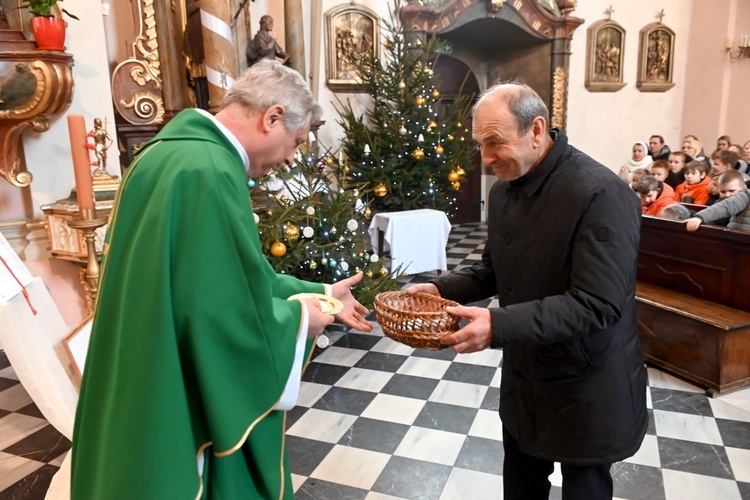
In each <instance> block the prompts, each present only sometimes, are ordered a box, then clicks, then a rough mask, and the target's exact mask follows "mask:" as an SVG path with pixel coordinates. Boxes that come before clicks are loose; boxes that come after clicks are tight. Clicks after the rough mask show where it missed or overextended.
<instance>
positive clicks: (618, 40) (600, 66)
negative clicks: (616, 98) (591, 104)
mask: <svg viewBox="0 0 750 500" xmlns="http://www.w3.org/2000/svg"><path fill="white" fill-rule="evenodd" d="M624 61H625V29H624V28H623V27H622V26H620V25H619V24H618V23H617V22H615V21H612V20H611V19H602V20H601V21H597V22H595V23H593V24H592V25H591V26H589V28H588V30H587V32H586V78H585V85H586V88H587V89H588V90H589V92H617V91H618V90H620V89H621V88H623V87H624V86H625V85H627V83H625V82H624V80H623V73H624V71H623V69H624Z"/></svg>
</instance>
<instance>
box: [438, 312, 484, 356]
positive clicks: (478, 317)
mask: <svg viewBox="0 0 750 500" xmlns="http://www.w3.org/2000/svg"><path fill="white" fill-rule="evenodd" d="M445 310H446V312H448V313H450V314H453V315H454V316H458V317H459V318H466V319H468V320H469V324H468V325H466V326H465V327H463V328H461V329H460V330H458V331H457V332H453V333H451V334H448V335H443V336H442V337H440V343H441V344H445V345H447V346H450V348H451V349H453V351H454V352H459V353H467V352H477V351H483V350H485V349H487V348H488V347H489V346H490V344H491V343H492V318H491V317H490V311H489V309H485V308H483V307H446V308H445Z"/></svg>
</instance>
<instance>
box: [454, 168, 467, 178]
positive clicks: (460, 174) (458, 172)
mask: <svg viewBox="0 0 750 500" xmlns="http://www.w3.org/2000/svg"><path fill="white" fill-rule="evenodd" d="M456 173H457V174H458V177H460V178H461V179H463V178H464V176H465V175H466V170H464V169H463V168H461V167H456Z"/></svg>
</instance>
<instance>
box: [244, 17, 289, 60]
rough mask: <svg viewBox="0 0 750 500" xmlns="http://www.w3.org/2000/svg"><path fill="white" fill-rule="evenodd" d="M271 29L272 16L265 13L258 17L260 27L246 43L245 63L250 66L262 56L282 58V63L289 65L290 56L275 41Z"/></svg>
mask: <svg viewBox="0 0 750 500" xmlns="http://www.w3.org/2000/svg"><path fill="white" fill-rule="evenodd" d="M272 29H273V18H272V17H271V16H268V15H265V16H263V17H261V18H260V29H259V30H258V33H256V35H255V38H253V40H252V41H251V42H250V43H248V44H247V51H246V54H245V55H246V56H247V65H248V67H250V66H252V65H253V64H255V63H256V62H258V61H260V60H261V59H263V58H264V57H267V58H269V59H276V58H277V57H279V58H281V59H282V61H281V62H282V63H283V64H286V65H289V64H290V58H289V54H287V53H286V52H284V49H282V48H281V46H280V45H279V44H278V43H276V38H274V36H273V34H272V33H271V30H272Z"/></svg>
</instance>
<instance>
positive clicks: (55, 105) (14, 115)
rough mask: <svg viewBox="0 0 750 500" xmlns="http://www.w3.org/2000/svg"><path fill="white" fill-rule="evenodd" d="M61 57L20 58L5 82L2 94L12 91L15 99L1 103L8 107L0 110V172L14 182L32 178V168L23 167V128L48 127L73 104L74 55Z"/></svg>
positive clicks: (20, 184)
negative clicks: (42, 58)
mask: <svg viewBox="0 0 750 500" xmlns="http://www.w3.org/2000/svg"><path fill="white" fill-rule="evenodd" d="M58 59H59V60H57V59H50V60H45V61H42V60H32V61H29V62H18V63H16V64H15V70H16V71H15V73H14V74H13V75H12V76H10V77H9V78H7V79H6V80H5V81H3V83H2V90H1V91H0V96H7V95H10V96H12V97H13V101H10V100H9V101H8V102H5V101H4V100H3V102H2V103H0V104H2V106H3V107H4V108H6V109H2V110H0V137H2V157H1V158H0V174H1V175H2V176H3V177H5V179H6V180H7V181H8V182H10V183H11V184H12V185H14V186H17V187H26V186H28V185H29V184H31V180H32V175H31V174H30V173H29V172H26V171H20V168H21V160H20V158H19V157H18V154H17V148H18V142H19V141H20V139H21V134H22V133H23V131H24V130H26V129H27V128H30V129H31V130H33V131H34V132H44V131H46V130H48V129H49V119H50V118H52V117H54V116H56V115H57V114H59V113H61V112H62V111H64V110H65V109H66V108H67V107H68V106H69V105H70V99H71V96H72V93H73V77H72V74H71V70H70V61H71V59H70V57H60V58H58ZM0 100H2V99H0Z"/></svg>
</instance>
